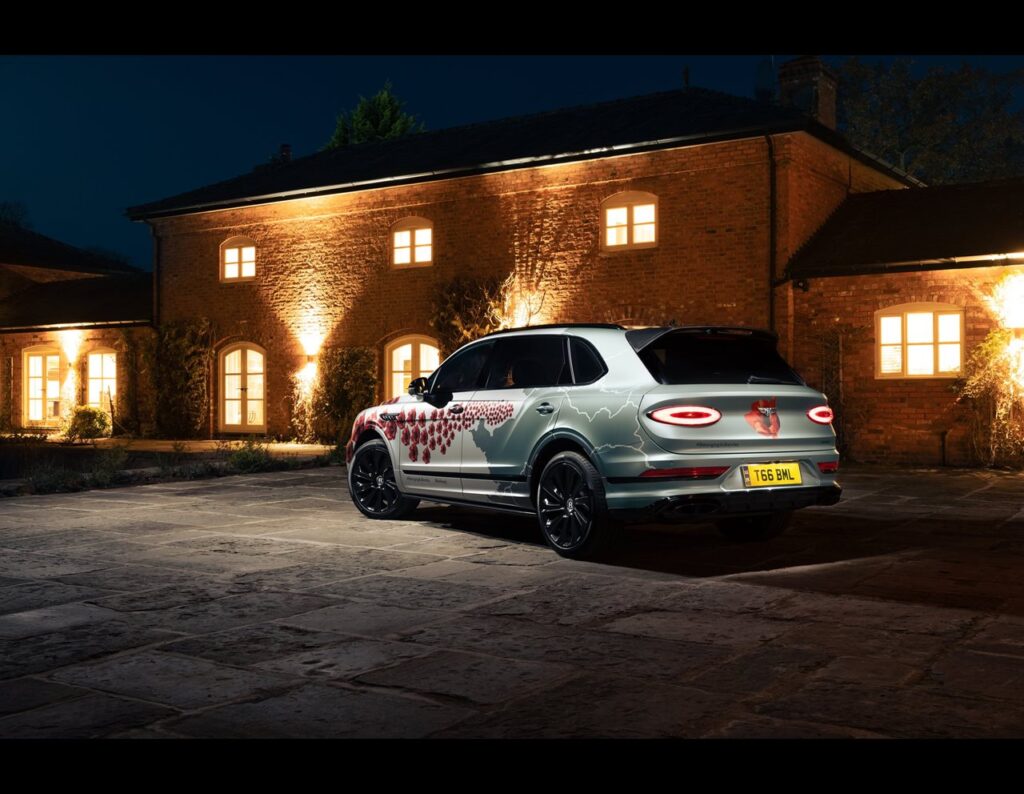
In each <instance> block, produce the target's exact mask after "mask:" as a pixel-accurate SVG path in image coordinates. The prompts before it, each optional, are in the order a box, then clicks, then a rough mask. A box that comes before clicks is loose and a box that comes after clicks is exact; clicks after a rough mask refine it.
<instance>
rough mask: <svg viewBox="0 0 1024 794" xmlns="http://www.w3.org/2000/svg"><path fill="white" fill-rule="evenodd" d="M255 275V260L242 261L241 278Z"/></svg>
mask: <svg viewBox="0 0 1024 794" xmlns="http://www.w3.org/2000/svg"><path fill="white" fill-rule="evenodd" d="M255 275H256V263H255V262H243V263H242V278H253V277H254V276H255Z"/></svg>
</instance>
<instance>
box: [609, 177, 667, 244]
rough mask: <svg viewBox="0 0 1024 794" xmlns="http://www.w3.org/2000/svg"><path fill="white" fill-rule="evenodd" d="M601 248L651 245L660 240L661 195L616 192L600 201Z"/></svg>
mask: <svg viewBox="0 0 1024 794" xmlns="http://www.w3.org/2000/svg"><path fill="white" fill-rule="evenodd" d="M601 218H602V221H601V223H602V234H601V247H602V248H604V249H605V250H608V251H618V250H624V249H630V248H651V247H653V246H655V245H657V243H658V197H657V196H655V195H654V194H653V193H640V192H637V191H631V192H629V193H616V194H615V195H614V196H611V197H609V198H606V199H605V200H604V201H603V202H602V203H601Z"/></svg>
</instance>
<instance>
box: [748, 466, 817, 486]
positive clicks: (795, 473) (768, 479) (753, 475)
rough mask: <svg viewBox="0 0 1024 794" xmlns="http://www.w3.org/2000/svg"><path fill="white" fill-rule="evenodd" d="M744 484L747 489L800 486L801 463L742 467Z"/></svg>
mask: <svg viewBox="0 0 1024 794" xmlns="http://www.w3.org/2000/svg"><path fill="white" fill-rule="evenodd" d="M740 470H741V471H742V472H743V484H744V485H745V486H746V487H747V488H770V487H776V488H777V487H778V486H780V485H800V484H801V483H802V482H803V480H802V479H801V478H800V464H799V463H757V464H749V465H747V466H741V467H740Z"/></svg>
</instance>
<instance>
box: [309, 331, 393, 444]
mask: <svg viewBox="0 0 1024 794" xmlns="http://www.w3.org/2000/svg"><path fill="white" fill-rule="evenodd" d="M376 382H377V355H376V353H375V352H374V351H373V350H372V349H370V348H368V347H348V348H331V349H328V350H325V351H323V352H322V353H321V354H320V358H319V361H318V362H317V377H316V382H315V383H314V384H313V387H312V391H311V393H310V395H309V398H308V400H305V401H304V400H302V399H300V396H299V394H298V392H297V393H296V399H295V410H294V413H293V419H292V427H293V429H294V430H295V433H296V436H298V438H299V440H301V441H326V442H330V441H334V442H337V441H338V440H339V439H341V438H342V437H344V438H345V439H347V438H348V434H349V431H350V429H351V427H352V422H353V421H355V418H356V414H358V413H359V412H360V411H362V410H363V409H364V408H367V407H369V406H371V405H373V404H374V403H375V402H376V386H375V384H376Z"/></svg>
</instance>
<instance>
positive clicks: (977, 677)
mask: <svg viewBox="0 0 1024 794" xmlns="http://www.w3.org/2000/svg"><path fill="white" fill-rule="evenodd" d="M841 479H842V481H843V484H844V486H845V487H846V498H845V499H844V501H843V502H842V503H840V504H839V505H837V506H835V507H830V508H820V509H809V510H806V511H803V512H801V513H799V514H798V515H797V518H796V520H795V522H794V526H793V528H792V530H791V531H790V532H789V533H788V534H787V535H785V536H784V537H782V538H780V539H778V540H776V541H773V542H770V543H764V544H753V545H730V544H728V543H726V542H725V541H724V540H723V539H721V538H720V537H719V536H718V535H717V534H716V533H715V531H714V529H713V528H711V527H710V526H693V527H688V528H687V527H666V526H660V527H659V526H652V527H643V528H637V529H634V530H633V531H632V532H631V536H630V541H629V545H628V546H626V547H625V548H623V550H622V551H621V553H620V555H619V557H618V558H617V559H616V560H615V562H614V564H593V563H582V562H572V561H567V560H563V559H560V558H559V557H557V556H556V555H555V554H554V553H552V552H551V551H549V550H548V549H546V548H545V547H544V546H543V545H542V544H541V542H540V539H539V536H538V534H537V532H536V530H535V528H534V525H533V523H532V522H531V521H530V520H529V519H525V518H519V517H516V516H504V515H499V514H491V513H484V512H479V511H473V510H469V509H462V508H443V507H421V508H420V510H418V511H417V513H416V514H415V520H412V521H402V522H390V523H388V522H375V521H368V520H366V519H364V518H362V517H361V516H360V515H359V514H358V513H357V512H356V511H355V509H354V508H353V507H352V505H351V503H350V502H349V501H348V497H347V493H346V491H345V487H344V482H343V477H342V470H341V469H338V468H329V469H314V470H305V471H294V472H285V473H271V474H263V475H255V476H248V477H231V478H222V479H215V480H206V481H196V482H178V483H165V484H159V485H150V486H140V487H135V488H124V489H118V490H108V491H91V492H85V493H76V494H63V495H53V496H32V497H21V498H17V499H8V500H3V501H0V737H100V736H110V737H138V738H156V737H163V738H173V737H566V736H584V737H591V736H611V737H665V736H671V737H996V736H1001V737H1006V736H1011V737H1020V736H1024V576H1022V574H1024V509H1022V508H1024V477H1022V476H1017V475H1012V474H1000V473H995V472H983V471H965V470H960V471H957V470H944V471H939V470H914V471H906V470H896V469H881V468H866V467H860V468H850V469H849V470H848V471H845V472H844V475H843V477H842V478H841Z"/></svg>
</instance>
